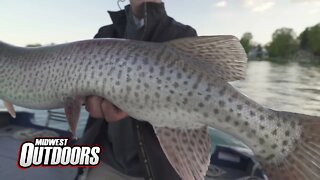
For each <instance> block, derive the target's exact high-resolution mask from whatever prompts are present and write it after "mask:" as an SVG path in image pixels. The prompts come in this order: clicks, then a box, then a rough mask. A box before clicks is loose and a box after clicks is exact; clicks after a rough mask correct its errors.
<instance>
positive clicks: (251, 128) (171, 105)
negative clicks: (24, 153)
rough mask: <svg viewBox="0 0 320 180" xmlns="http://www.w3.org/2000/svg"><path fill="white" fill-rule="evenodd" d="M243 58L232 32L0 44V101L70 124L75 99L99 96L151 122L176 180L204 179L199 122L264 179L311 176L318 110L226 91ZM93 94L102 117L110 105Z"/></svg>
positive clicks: (318, 169)
mask: <svg viewBox="0 0 320 180" xmlns="http://www.w3.org/2000/svg"><path fill="white" fill-rule="evenodd" d="M246 61H247V57H246V53H245V52H244V49H243V47H242V46H241V44H240V42H239V40H238V39H237V38H235V37H234V36H204V37H192V38H183V39H178V40H173V41H169V42H164V43H152V42H142V41H134V40H122V39H94V40H86V41H78V42H73V43H67V44H60V45H54V46H50V47H41V48H21V47H15V46H11V45H8V44H5V43H0V99H2V100H4V101H5V106H6V107H7V109H8V111H9V112H10V114H12V115H13V116H14V108H13V105H12V104H15V105H19V106H22V107H26V108H32V109H53V108H61V107H65V112H66V115H67V118H68V121H69V125H70V129H71V130H72V131H73V132H75V129H76V125H77V122H78V118H79V113H80V108H81V105H82V100H83V98H81V97H87V96H91V95H94V96H98V97H103V98H104V99H107V100H108V101H110V102H112V104H114V105H115V106H116V107H119V108H120V109H122V110H123V111H124V112H126V113H128V115H129V116H131V117H133V118H135V119H138V120H141V121H147V122H149V123H150V124H151V125H152V126H153V128H154V131H155V133H156V135H157V137H158V139H159V142H160V144H161V147H162V149H163V151H164V152H165V154H166V156H167V158H168V160H169V162H170V163H171V165H172V166H173V167H174V169H175V170H176V171H177V173H178V174H179V175H180V177H181V178H182V179H185V180H194V179H196V180H200V179H204V176H205V174H206V172H207V169H208V165H209V162H210V155H211V154H210V153H211V149H210V148H211V144H210V143H211V141H210V137H209V135H208V131H207V127H213V128H216V129H219V130H221V131H224V132H226V133H228V134H231V135H233V136H235V137H236V138H238V139H239V140H241V141H243V142H244V143H245V144H246V145H248V146H249V147H250V148H251V149H252V150H253V152H254V153H255V155H256V157H257V159H258V160H259V161H260V162H261V164H262V166H263V167H264V169H265V171H266V174H267V175H268V177H269V178H270V179H273V180H278V179H279V180H280V179H281V180H282V179H307V180H315V179H320V135H319V133H318V129H319V128H320V118H319V117H314V116H308V115H302V114H296V113H290V112H282V111H275V110H272V109H269V108H266V107H263V106H262V105H260V104H258V103H256V102H255V101H253V100H251V99H249V98H248V97H247V96H245V95H243V94H242V93H241V92H239V91H238V90H237V89H235V88H234V87H233V86H232V85H230V84H229V83H228V82H230V81H235V80H239V79H243V78H244V74H245V67H246ZM94 98H96V97H94ZM97 101H99V102H103V103H101V104H100V105H101V106H102V107H98V108H94V109H98V113H97V114H96V115H98V116H99V117H102V115H106V114H105V112H104V108H103V107H106V106H110V105H111V103H108V102H107V101H103V99H99V98H98V99H96V100H93V102H94V103H93V104H96V103H95V102H97ZM89 103H90V100H89ZM98 106H99V103H98ZM88 107H89V111H91V110H92V109H91V107H90V105H89V106H88ZM109 109H110V108H109ZM111 110H112V108H111ZM113 110H116V109H113ZM124 112H120V114H119V116H116V117H113V118H115V119H117V117H122V116H126V113H124ZM113 118H110V119H113Z"/></svg>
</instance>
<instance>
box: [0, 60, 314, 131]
mask: <svg viewBox="0 0 320 180" xmlns="http://www.w3.org/2000/svg"><path fill="white" fill-rule="evenodd" d="M231 84H232V85H233V86H235V87H236V88H238V89H239V90H240V91H241V92H243V93H244V94H246V95H247V96H248V97H250V98H251V99H253V100H255V101H256V102H258V103H260V104H262V105H264V106H267V107H269V108H272V109H275V110H282V111H291V112H297V113H304V114H309V115H316V116H320V66H314V65H311V64H310V65H300V64H297V63H289V64H275V63H271V62H267V61H250V62H249V63H248V68H247V74H246V79H245V80H241V81H237V82H232V83H231ZM0 108H3V106H2V103H1V105H0ZM16 109H17V111H19V110H23V111H29V112H34V113H35V123H36V124H40V125H44V124H45V121H46V119H47V111H42V110H29V109H25V108H20V107H17V108H16ZM59 111H62V112H63V110H62V109H60V110H59ZM87 117H88V113H87V112H86V111H85V110H84V109H82V113H81V119H80V123H79V126H78V130H77V132H78V134H80V135H81V133H82V130H83V128H84V126H85V123H86V119H87ZM51 126H53V127H58V128H61V129H67V126H66V124H63V123H62V124H61V123H56V124H51Z"/></svg>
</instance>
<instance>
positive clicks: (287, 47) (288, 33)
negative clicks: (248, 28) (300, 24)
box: [240, 23, 320, 62]
mask: <svg viewBox="0 0 320 180" xmlns="http://www.w3.org/2000/svg"><path fill="white" fill-rule="evenodd" d="M240 42H241V44H242V46H243V47H244V49H245V51H246V53H247V54H249V53H250V52H251V51H252V50H254V49H257V47H260V48H263V49H265V50H266V51H267V53H268V57H269V59H290V58H292V57H295V56H297V55H299V54H303V55H304V56H307V55H306V54H308V56H309V57H310V56H312V57H313V58H312V59H316V60H317V61H319V62H320V23H318V24H316V25H314V26H311V27H307V28H306V29H305V30H304V31H303V32H302V33H301V34H300V35H298V36H297V35H296V33H295V32H294V30H293V29H291V28H279V29H277V30H275V31H274V33H273V34H272V40H271V42H269V43H267V44H266V45H264V46H262V45H260V44H255V43H254V42H253V35H252V34H251V33H250V32H246V33H244V34H243V36H242V38H241V39H240Z"/></svg>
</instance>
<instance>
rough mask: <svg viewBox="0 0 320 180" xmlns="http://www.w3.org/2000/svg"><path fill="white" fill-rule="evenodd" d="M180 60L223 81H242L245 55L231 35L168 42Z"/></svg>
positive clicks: (245, 62) (245, 61)
mask: <svg viewBox="0 0 320 180" xmlns="http://www.w3.org/2000/svg"><path fill="white" fill-rule="evenodd" d="M168 44H169V47H170V49H172V50H173V51H176V52H178V53H179V54H181V55H182V60H183V61H187V62H189V63H191V65H193V66H195V67H198V68H200V69H201V70H202V71H206V72H208V73H210V74H215V75H216V76H218V77H220V78H221V79H223V80H225V81H235V80H240V79H243V78H244V76H245V69H246V64H247V55H246V53H245V51H244V49H243V47H242V45H241V44H240V41H239V40H238V39H237V38H236V37H234V36H231V35H221V36H199V37H189V38H182V39H177V40H173V41H169V42H168Z"/></svg>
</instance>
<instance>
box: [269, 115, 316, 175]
mask: <svg viewBox="0 0 320 180" xmlns="http://www.w3.org/2000/svg"><path fill="white" fill-rule="evenodd" d="M279 115H280V117H281V118H282V119H284V120H287V121H288V123H289V124H290V126H291V128H292V129H294V130H295V128H296V127H298V128H299V129H300V131H301V133H300V137H299V138H298V139H296V140H294V144H293V146H294V148H293V150H292V151H290V152H289V153H288V154H287V156H286V157H285V158H284V159H282V160H280V163H277V164H263V166H264V169H265V171H266V174H267V176H268V177H269V178H270V179H272V180H273V179H275V180H278V179H279V180H280V179H297V180H298V179H304V180H316V179H320V133H319V131H320V117H315V116H308V115H302V114H296V113H289V112H279ZM292 122H298V123H297V124H296V123H292Z"/></svg>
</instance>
